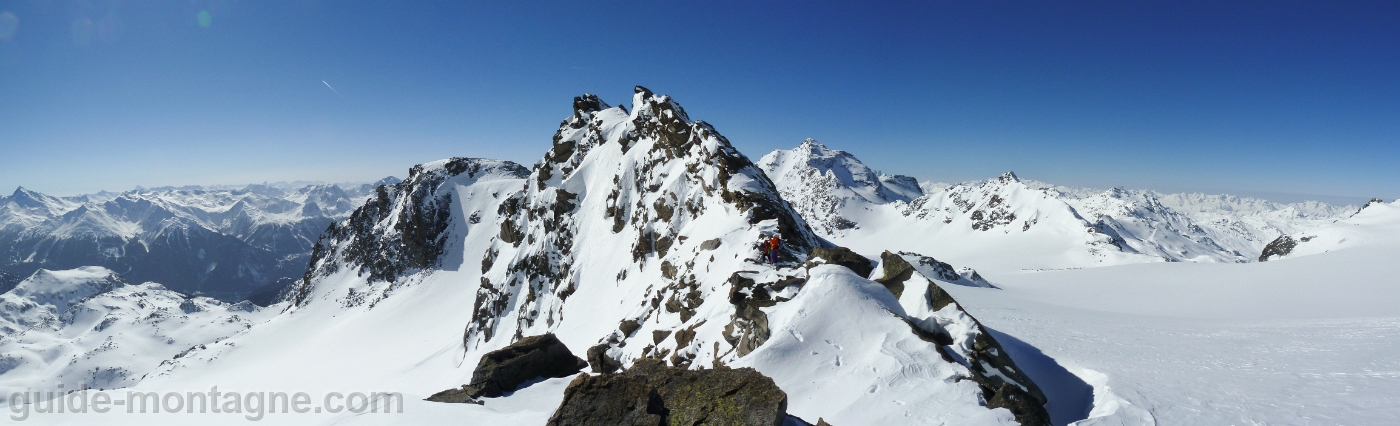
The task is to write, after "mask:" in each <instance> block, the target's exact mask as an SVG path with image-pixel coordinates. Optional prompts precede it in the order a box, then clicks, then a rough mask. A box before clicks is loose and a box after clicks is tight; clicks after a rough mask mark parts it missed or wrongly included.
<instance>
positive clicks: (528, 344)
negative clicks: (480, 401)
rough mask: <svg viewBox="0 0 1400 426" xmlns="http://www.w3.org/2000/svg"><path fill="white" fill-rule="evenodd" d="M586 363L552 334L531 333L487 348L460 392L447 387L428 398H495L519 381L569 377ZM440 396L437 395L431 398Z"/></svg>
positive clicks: (586, 364)
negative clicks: (515, 340)
mask: <svg viewBox="0 0 1400 426" xmlns="http://www.w3.org/2000/svg"><path fill="white" fill-rule="evenodd" d="M585 367H588V363H587V362H584V360H582V359H579V357H576V356H574V354H573V353H572V352H569V348H568V347H567V346H564V343H563V342H560V341H559V338H557V337H554V335H553V334H542V335H539V336H530V337H526V338H524V339H520V341H518V342H515V343H512V344H511V345H510V346H506V347H505V348H502V349H500V350H496V351H491V352H487V353H486V355H482V356H481V362H480V363H479V364H477V366H476V370H474V371H472V382H471V383H469V384H467V385H464V386H463V387H462V389H461V390H460V392H454V391H457V390H456V389H454V390H448V391H443V392H439V393H437V394H434V395H433V396H432V397H429V398H428V400H429V401H440V402H464V401H456V400H446V399H449V398H451V399H461V397H463V396H465V397H470V398H481V397H487V398H495V397H499V396H501V395H504V394H505V393H506V392H510V391H513V390H515V389H516V388H517V387H519V386H520V385H521V384H523V383H525V382H528V381H531V380H534V379H537V378H541V377H544V378H550V377H568V376H570V375H572V374H574V373H578V372H579V370H582V369H584V368H585ZM434 397H439V399H433V398H434Z"/></svg>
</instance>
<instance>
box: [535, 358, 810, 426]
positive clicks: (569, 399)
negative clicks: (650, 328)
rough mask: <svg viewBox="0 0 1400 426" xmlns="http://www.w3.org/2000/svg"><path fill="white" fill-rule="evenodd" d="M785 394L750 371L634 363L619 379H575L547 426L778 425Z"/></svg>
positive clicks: (783, 411) (784, 408)
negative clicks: (689, 368)
mask: <svg viewBox="0 0 1400 426" xmlns="http://www.w3.org/2000/svg"><path fill="white" fill-rule="evenodd" d="M785 418H787V393H785V392H783V391H782V389H779V388H778V385H777V384H775V383H774V382H773V379H770V378H768V377H767V376H764V375H763V374H761V373H759V372H758V371H757V370H754V369H752V368H739V369H729V368H717V369H713V370H686V369H682V368H675V367H667V366H666V365H665V363H663V362H661V361H658V360H639V361H637V362H636V364H634V365H633V366H632V368H629V369H627V370H626V371H623V372H622V373H620V374H604V375H601V376H589V375H586V374H585V375H579V376H578V377H577V378H575V379H574V381H573V382H572V383H569V387H568V388H567V389H565V390H564V401H563V402H562V403H560V404H559V409H558V410H555V412H554V415H553V416H551V417H550V419H549V423H547V424H548V425H550V426H592V425H609V426H611V425H628V426H633V425H635V426H641V425H646V426H658V425H696V424H713V425H765V426H766V425H773V426H777V425H781V424H783V420H784V419H785Z"/></svg>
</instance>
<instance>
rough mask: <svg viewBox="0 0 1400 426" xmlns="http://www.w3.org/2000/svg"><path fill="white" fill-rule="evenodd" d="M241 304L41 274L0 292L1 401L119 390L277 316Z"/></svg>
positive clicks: (104, 273)
mask: <svg viewBox="0 0 1400 426" xmlns="http://www.w3.org/2000/svg"><path fill="white" fill-rule="evenodd" d="M275 313H276V310H266V309H260V308H257V307H256V306H254V305H252V304H250V303H248V302H243V303H241V304H236V305H229V304H227V303H223V302H220V301H217V300H214V299H209V298H204V297H199V298H188V297H186V296H184V295H181V294H179V293H176V292H172V291H169V290H166V289H165V287H163V286H161V285H160V284H156V283H145V284H141V285H130V284H127V283H126V282H124V281H122V280H121V278H120V277H118V276H117V275H116V274H115V273H113V272H112V271H110V270H107V269H104V268H100V267H84V268H79V269H74V270H66V271H48V270H43V269H41V270H39V271H37V272H35V273H34V275H32V276H30V277H29V278H28V279H25V280H24V281H23V282H21V283H20V284H19V285H18V286H17V287H15V288H14V289H13V290H11V291H9V292H7V293H4V294H0V391H3V392H0V394H3V395H0V398H8V396H9V395H10V393H11V391H22V390H26V389H33V388H57V386H58V385H63V386H64V388H67V389H82V388H116V387H124V386H130V385H132V384H135V383H137V382H138V381H139V380H140V379H141V376H142V375H144V374H145V373H146V372H148V371H151V370H152V369H154V368H156V366H158V365H160V364H161V363H162V362H163V361H165V360H167V359H170V358H178V357H179V354H181V353H182V351H187V350H189V349H191V347H193V346H196V345H201V344H208V343H212V342H215V341H217V340H219V339H222V338H224V337H227V336H230V335H232V334H234V333H238V332H241V331H243V330H245V329H247V328H248V327H251V326H252V325H253V324H255V323H257V322H260V321H263V320H265V319H266V318H269V317H270V316H271V315H274V314H275Z"/></svg>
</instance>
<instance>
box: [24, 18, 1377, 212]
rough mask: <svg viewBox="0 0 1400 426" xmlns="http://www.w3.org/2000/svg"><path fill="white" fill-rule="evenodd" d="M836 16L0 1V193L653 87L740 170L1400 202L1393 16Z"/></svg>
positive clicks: (549, 120) (541, 116)
mask: <svg viewBox="0 0 1400 426" xmlns="http://www.w3.org/2000/svg"><path fill="white" fill-rule="evenodd" d="M848 3H857V2H842V3H827V2H812V1H801V2H776V1H757V2H753V1H744V2H698V3H691V4H681V3H679V2H658V1H636V2H613V1H591V2H579V1H493V2H484V3H476V2H472V3H464V2H444V3H428V2H416V1H412V2H353V1H315V0H288V1H271V0H268V1H205V0H195V1H188V0H187V1H102V0H93V1H65V0H51V1H12V0H0V188H5V189H3V191H8V188H13V187H15V186H21V185H22V186H24V187H26V188H30V189H34V190H38V191H41V192H47V193H52V194H55V195H70V194H77V193H85V192H92V191H97V190H102V189H105V190H126V189H130V188H132V187H134V186H136V185H144V186H161V185H183V184H237V183H249V182H262V181H279V180H322V181H354V180H358V181H372V180H375V179H378V178H380V177H383V176H386V175H395V176H400V177H402V176H403V175H404V173H405V170H406V169H407V168H408V167H409V166H411V165H413V164H416V163H421V162H425V161H431V160H434V159H438V158H443V157H449V156H473V157H490V158H502V159H508V160H514V161H518V162H522V163H525V164H531V163H533V162H534V161H535V160H537V159H538V158H539V157H540V156H541V155H542V154H543V153H544V151H545V150H546V149H548V147H549V143H550V136H551V135H552V134H553V132H554V130H555V129H556V128H557V126H558V123H559V121H560V120H561V119H563V118H564V117H565V116H566V115H567V114H568V113H569V108H570V101H571V98H572V97H573V96H577V95H579V94H582V93H585V92H591V93H597V94H599V95H600V96H602V97H603V99H604V100H606V101H609V102H611V103H614V104H615V103H619V102H626V101H628V100H629V99H630V96H631V91H632V86H634V85H644V86H647V87H650V88H651V89H653V90H655V91H657V92H659V93H667V94H671V95H672V96H674V97H675V98H676V99H677V100H678V101H680V102H681V103H682V104H683V105H684V106H685V107H686V109H687V111H689V112H690V114H691V116H692V117H693V118H696V119H702V120H706V121H709V122H710V123H712V124H714V125H715V126H716V127H717V128H718V129H719V131H720V132H721V133H723V134H725V135H726V136H728V137H729V138H730V140H731V141H733V142H734V143H735V145H737V146H738V147H739V148H740V149H741V150H743V151H744V152H745V153H747V154H748V155H749V156H750V157H753V158H757V157H759V156H761V155H763V154H764V153H766V152H768V151H770V150H773V149H779V148H791V147H793V146H796V145H797V144H798V143H800V142H801V140H802V139H803V138H809V137H810V138H815V139H818V140H821V141H823V142H825V143H827V144H828V145H829V146H831V147H834V148H838V149H844V150H847V151H850V152H852V153H854V154H855V155H857V156H858V157H860V158H862V159H863V160H865V161H866V162H867V163H868V164H869V165H871V166H872V167H875V168H877V169H880V170H883V171H885V172H889V173H903V174H909V175H913V176H916V177H919V178H923V179H932V180H939V181H960V180H968V179H980V178H989V177H994V176H996V175H998V174H1000V173H1002V172H1004V171H1007V170H1014V171H1016V172H1017V173H1018V174H1019V175H1020V176H1022V177H1023V178H1030V179H1036V180H1043V181H1049V182H1054V183H1058V184H1064V185H1078V186H1091V187H1110V186H1119V185H1121V186H1126V187H1129V188H1145V189H1158V190H1164V191H1186V190H1189V191H1205V192H1228V193H1240V194H1246V195H1259V194H1266V195H1267V194H1272V197H1273V198H1276V199H1280V200H1282V201H1293V200H1292V199H1290V198H1297V196H1296V195H1287V194H1305V195H1312V196H1328V197H1342V198H1334V199H1347V200H1350V199H1354V198H1360V197H1371V196H1381V197H1385V198H1390V199H1393V198H1395V197H1400V162H1398V161H1397V160H1400V24H1398V23H1397V22H1400V2H1393V1H1385V2H1367V1H1348V2H1332V1H1326V2H1323V1H1318V2H1289V1H1267V2H1264V1H1257V2H1256V1H1224V2H1219V1H1217V2H1180V1H1172V2H1138V1H1102V2H1089V1H1076V2H1047V1H1027V2H1005V1H956V2H895V3H890V4H882V5H874V6H871V5H855V4H848ZM860 3H864V2H860ZM911 3H918V5H912V4H911ZM201 20H202V21H201ZM201 23H204V24H207V26H203V25H201ZM323 81H324V82H326V83H329V85H330V86H333V87H334V88H335V91H332V90H331V89H330V88H328V87H327V85H326V84H323V83H322V82H323ZM1347 197H1351V198H1347ZM1311 198H1318V197H1311Z"/></svg>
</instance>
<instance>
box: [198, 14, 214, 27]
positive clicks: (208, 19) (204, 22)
mask: <svg viewBox="0 0 1400 426" xmlns="http://www.w3.org/2000/svg"><path fill="white" fill-rule="evenodd" d="M194 20H195V22H199V26H201V27H204V28H209V24H212V23H214V16H213V15H210V14H209V11H207V10H201V11H199V14H198V15H195V16H194Z"/></svg>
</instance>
